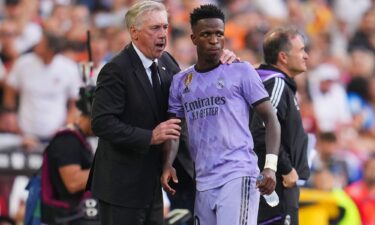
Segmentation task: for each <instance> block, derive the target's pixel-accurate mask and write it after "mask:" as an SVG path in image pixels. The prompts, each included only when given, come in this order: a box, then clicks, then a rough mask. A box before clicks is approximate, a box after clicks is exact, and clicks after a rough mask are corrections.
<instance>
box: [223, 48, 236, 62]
mask: <svg viewBox="0 0 375 225" xmlns="http://www.w3.org/2000/svg"><path fill="white" fill-rule="evenodd" d="M235 60H238V61H239V60H240V58H238V57H237V56H236V54H234V52H232V51H230V50H228V49H224V50H223V54H222V55H221V56H220V62H221V63H222V64H225V63H226V64H231V63H232V62H234V61H235Z"/></svg>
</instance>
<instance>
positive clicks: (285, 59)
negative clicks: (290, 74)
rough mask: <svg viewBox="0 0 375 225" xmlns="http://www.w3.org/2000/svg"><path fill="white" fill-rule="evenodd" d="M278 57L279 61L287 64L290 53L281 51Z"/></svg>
mask: <svg viewBox="0 0 375 225" xmlns="http://www.w3.org/2000/svg"><path fill="white" fill-rule="evenodd" d="M277 58H278V61H280V62H282V63H283V64H287V62H288V54H287V53H286V52H279V54H278V55H277Z"/></svg>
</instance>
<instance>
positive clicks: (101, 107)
mask: <svg viewBox="0 0 375 225" xmlns="http://www.w3.org/2000/svg"><path fill="white" fill-rule="evenodd" d="M125 20H126V25H127V28H128V30H129V32H130V35H131V40H132V42H131V43H130V44H129V45H127V46H126V47H125V49H124V50H123V51H122V52H120V53H119V54H118V55H117V56H115V57H114V58H113V59H112V60H111V61H110V62H109V63H108V64H106V65H105V66H104V67H103V69H102V70H101V72H100V73H99V76H98V81H97V89H96V91H95V98H94V103H93V110H92V129H93V131H94V133H95V134H96V135H97V136H99V144H98V148H97V152H96V156H95V159H94V163H93V166H92V169H91V174H90V177H89V181H88V182H89V183H88V187H89V188H91V190H92V192H93V195H94V197H96V198H98V199H99V206H100V215H101V221H102V224H103V225H124V224H131V225H151V224H152V225H161V224H163V202H162V192H161V184H160V175H161V169H162V168H161V165H162V162H161V157H162V145H161V144H163V143H164V142H165V141H166V140H170V139H177V138H179V136H180V130H181V128H180V120H178V119H170V120H167V113H166V112H167V104H168V103H167V101H168V97H169V96H168V95H169V86H170V83H171V80H172V76H173V75H174V74H176V73H177V72H179V71H180V68H179V66H178V64H177V62H176V61H175V59H174V58H173V57H172V56H171V55H170V54H169V53H167V52H165V51H164V49H165V46H166V43H167V30H168V19H167V11H166V9H165V7H164V5H163V4H161V3H158V2H155V1H143V2H139V3H136V4H135V5H133V6H132V7H131V8H129V10H128V12H127V13H126V16H125ZM228 55H230V54H228ZM228 55H227V56H228ZM224 58H228V57H224ZM230 58H231V59H230V60H229V61H231V60H233V56H232V57H230Z"/></svg>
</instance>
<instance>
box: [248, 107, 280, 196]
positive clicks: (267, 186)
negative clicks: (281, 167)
mask: <svg viewBox="0 0 375 225" xmlns="http://www.w3.org/2000/svg"><path fill="white" fill-rule="evenodd" d="M254 109H255V111H256V112H257V114H258V115H259V116H260V117H261V119H262V120H263V122H264V124H265V128H266V137H265V138H266V140H265V141H266V162H265V165H264V169H263V171H262V172H261V173H262V175H263V177H264V179H263V181H262V182H259V183H258V184H257V185H258V188H259V191H260V193H261V194H271V192H272V191H273V190H274V189H275V187H276V176H275V173H276V170H277V160H278V153H279V148H280V135H281V131H280V124H279V121H278V120H277V116H276V113H275V110H274V109H273V107H272V105H271V103H270V101H263V102H261V103H259V104H257V105H256V106H255V107H254Z"/></svg>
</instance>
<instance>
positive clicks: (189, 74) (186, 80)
mask: <svg viewBox="0 0 375 225" xmlns="http://www.w3.org/2000/svg"><path fill="white" fill-rule="evenodd" d="M192 80H193V74H192V73H188V74H187V75H186V77H185V80H184V84H185V88H184V93H188V92H190V90H189V85H190V83H191V81H192Z"/></svg>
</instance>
